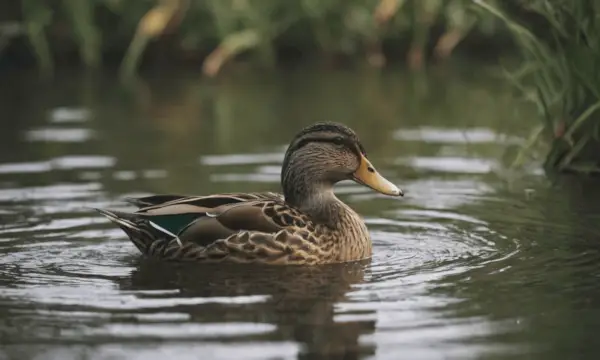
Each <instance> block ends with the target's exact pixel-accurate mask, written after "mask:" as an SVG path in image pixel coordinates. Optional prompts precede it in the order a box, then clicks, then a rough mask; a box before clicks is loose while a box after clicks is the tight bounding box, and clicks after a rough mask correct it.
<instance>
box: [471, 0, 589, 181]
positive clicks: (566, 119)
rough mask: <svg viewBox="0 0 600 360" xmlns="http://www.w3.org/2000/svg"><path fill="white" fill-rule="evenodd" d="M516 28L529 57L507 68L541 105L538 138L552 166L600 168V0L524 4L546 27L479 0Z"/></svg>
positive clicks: (531, 0)
mask: <svg viewBox="0 0 600 360" xmlns="http://www.w3.org/2000/svg"><path fill="white" fill-rule="evenodd" d="M476 3H477V5H478V6H479V7H480V8H481V9H483V10H484V11H485V12H486V13H488V14H492V15H493V16H495V17H497V18H498V19H501V20H502V21H503V22H504V23H505V24H506V25H507V27H508V28H509V29H510V31H511V33H512V34H513V36H514V38H515V40H516V42H517V44H518V47H519V49H520V51H521V53H522V55H523V58H524V61H523V64H522V66H521V68H520V69H518V70H517V71H514V72H510V73H508V72H507V75H508V76H509V78H510V79H511V81H512V82H513V83H514V84H515V85H516V86H517V88H518V89H519V90H520V91H521V93H522V94H523V95H524V96H525V97H526V99H528V100H529V101H532V102H533V103H535V104H536V105H537V108H538V111H539V118H540V119H541V124H540V126H539V127H537V128H536V129H535V130H534V131H533V135H532V138H531V141H530V142H529V146H527V147H525V148H524V149H523V151H522V153H521V156H519V157H518V159H517V160H518V161H517V162H520V161H521V160H523V159H524V158H525V157H526V156H527V153H528V151H529V150H530V149H531V148H533V147H534V145H535V144H539V143H543V144H546V145H547V147H548V150H547V156H546V160H545V164H544V165H545V168H546V169H547V170H549V171H574V172H583V173H592V172H599V171H600V112H599V110H600V18H598V16H599V15H598V14H600V3H599V2H597V1H595V0H579V1H570V0H553V1H548V0H527V1H521V6H522V7H523V8H524V9H525V10H527V11H528V12H530V13H531V14H533V15H535V16H537V17H538V18H539V19H541V20H542V28H543V31H535V29H533V28H532V27H531V26H527V25H526V24H525V25H524V24H521V23H519V22H517V21H516V20H514V19H511V17H510V16H507V14H506V13H505V12H503V11H502V10H500V9H499V8H498V7H496V6H494V5H492V4H491V3H490V2H488V1H477V2H476Z"/></svg>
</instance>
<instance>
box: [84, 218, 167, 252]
mask: <svg viewBox="0 0 600 360" xmlns="http://www.w3.org/2000/svg"><path fill="white" fill-rule="evenodd" d="M94 210H96V211H98V212H99V213H100V214H102V215H104V216H106V217H107V218H108V219H109V220H110V221H112V222H113V223H115V224H117V226H119V227H120V228H121V229H122V230H123V231H124V232H125V233H126V234H127V236H128V237H129V239H130V240H131V242H133V244H134V245H135V246H136V247H137V248H138V249H139V250H140V251H141V252H142V253H143V254H150V253H151V251H150V250H151V249H152V247H153V244H154V243H155V242H157V241H159V240H163V239H161V238H160V237H161V236H160V235H161V233H160V232H157V231H156V229H154V228H153V227H152V226H151V225H150V223H149V222H148V220H146V219H144V218H141V217H139V216H136V215H135V214H131V213H126V212H123V211H115V210H105V209H98V208H94Z"/></svg>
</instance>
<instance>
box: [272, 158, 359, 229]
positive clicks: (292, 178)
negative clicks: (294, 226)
mask: <svg viewBox="0 0 600 360" xmlns="http://www.w3.org/2000/svg"><path fill="white" fill-rule="evenodd" d="M318 171H319V169H318V168H315V169H306V168H304V169H295V168H291V169H288V171H285V172H284V173H283V174H282V187H283V195H284V196H285V201H286V203H288V204H290V205H291V206H293V207H295V208H297V209H298V210H300V211H302V212H304V213H306V214H308V215H309V216H310V217H311V218H312V219H313V221H315V222H318V223H322V224H325V225H328V226H330V227H333V228H335V227H337V226H338V224H340V222H341V221H342V220H343V219H344V218H345V217H347V216H348V215H351V212H353V210H352V209H350V207H348V206H347V205H346V204H344V203H343V202H342V201H341V200H340V199H338V198H337V197H336V196H335V194H334V193H333V185H334V184H333V182H331V181H327V180H319V179H323V178H322V177H319V175H320V174H319V173H318Z"/></svg>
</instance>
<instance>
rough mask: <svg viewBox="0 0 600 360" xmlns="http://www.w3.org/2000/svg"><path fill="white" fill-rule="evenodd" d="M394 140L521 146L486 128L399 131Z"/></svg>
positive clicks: (515, 140)
mask: <svg viewBox="0 0 600 360" xmlns="http://www.w3.org/2000/svg"><path fill="white" fill-rule="evenodd" d="M394 138H395V139H397V140H403V141H418V142H426V143H441V144H464V143H470V144H474V143H501V144H522V143H523V139H521V138H518V137H515V136H509V135H505V134H498V133H497V132H496V131H494V130H492V129H488V128H461V129H452V128H437V127H428V126H423V127H419V128H416V129H400V130H397V131H396V132H395V133H394Z"/></svg>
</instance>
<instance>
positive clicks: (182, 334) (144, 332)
mask: <svg viewBox="0 0 600 360" xmlns="http://www.w3.org/2000/svg"><path fill="white" fill-rule="evenodd" d="M275 329H276V327H275V326H273V325H272V324H259V323H254V324H249V323H235V322H229V323H220V324H219V323H212V324H211V323H203V324H192V323H175V324H153V325H152V326H147V325H146V324H118V323H117V324H115V323H113V324H108V325H105V326H103V327H101V328H83V329H78V330H77V331H76V332H75V333H73V334H71V335H76V336H80V335H81V334H80V333H81V332H82V333H83V335H88V336H90V335H91V336H111V337H118V338H140V339H144V338H158V339H178V340H181V339H186V338H191V339H199V340H200V339H215V338H223V339H227V338H230V337H234V338H235V337H243V336H248V335H257V334H264V333H270V332H273V331H275ZM65 335H67V336H69V334H65Z"/></svg>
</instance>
